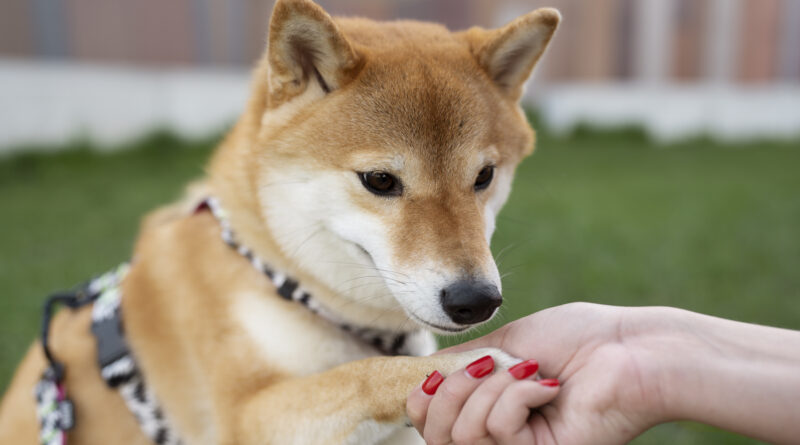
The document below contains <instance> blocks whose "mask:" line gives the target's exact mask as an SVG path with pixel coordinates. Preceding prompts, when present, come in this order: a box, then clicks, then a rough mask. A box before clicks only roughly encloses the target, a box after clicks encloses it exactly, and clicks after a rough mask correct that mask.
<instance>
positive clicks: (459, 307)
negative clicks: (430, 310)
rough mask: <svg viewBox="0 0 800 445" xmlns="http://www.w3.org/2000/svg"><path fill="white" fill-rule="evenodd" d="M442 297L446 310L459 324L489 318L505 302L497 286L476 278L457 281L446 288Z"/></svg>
mask: <svg viewBox="0 0 800 445" xmlns="http://www.w3.org/2000/svg"><path fill="white" fill-rule="evenodd" d="M440 297H441V301H442V307H443V308H444V311H445V312H446V313H447V315H448V316H449V317H450V319H451V320H453V321H454V322H455V323H458V324H473V323H478V322H481V321H484V320H487V319H488V318H489V317H491V316H492V314H493V313H494V310H495V309H497V308H498V307H499V306H500V303H502V302H503V296H502V295H500V292H499V291H498V290H497V287H496V286H494V285H493V284H489V283H486V282H480V281H474V280H459V281H456V282H455V283H453V284H451V285H449V286H447V287H446V288H444V289H443V290H442V292H441V294H440Z"/></svg>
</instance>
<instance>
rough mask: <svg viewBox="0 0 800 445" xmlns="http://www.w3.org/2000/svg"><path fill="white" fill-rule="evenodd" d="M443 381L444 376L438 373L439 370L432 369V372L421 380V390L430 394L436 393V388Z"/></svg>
mask: <svg viewBox="0 0 800 445" xmlns="http://www.w3.org/2000/svg"><path fill="white" fill-rule="evenodd" d="M443 381H444V377H442V374H440V373H439V371H433V373H432V374H431V375H429V376H428V378H427V379H425V381H424V382H422V391H423V392H424V393H425V394H427V395H429V396H432V395H434V394H435V393H436V390H437V389H439V385H441V384H442V382H443Z"/></svg>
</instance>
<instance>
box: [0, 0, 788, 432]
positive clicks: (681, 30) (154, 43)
mask: <svg viewBox="0 0 800 445" xmlns="http://www.w3.org/2000/svg"><path fill="white" fill-rule="evenodd" d="M319 3H320V4H321V5H322V6H323V7H325V8H326V9H327V10H328V11H329V12H331V13H332V14H334V15H337V14H338V15H359V16H366V17H370V18H375V19H394V18H413V19H420V20H428V21H436V22H441V23H444V24H446V25H447V26H448V27H450V28H451V29H463V28H467V27H469V26H472V25H479V26H484V27H494V26H500V25H502V24H504V23H506V22H508V21H510V20H512V19H513V18H515V17H517V16H518V15H520V14H523V13H525V12H528V11H530V10H532V9H534V8H536V7H540V6H554V7H557V8H558V9H560V10H561V12H562V15H563V16H564V21H563V23H562V26H561V29H560V30H559V31H558V33H557V35H556V38H555V39H554V41H553V43H552V45H551V47H550V48H549V49H548V52H547V54H546V56H545V58H544V60H543V61H541V62H540V64H539V66H538V68H537V70H536V73H535V75H534V77H533V80H532V81H531V83H530V84H529V86H528V89H527V92H526V96H525V99H524V103H525V106H526V109H527V110H528V112H529V116H530V119H531V122H532V123H533V125H534V128H536V129H537V131H538V143H537V150H536V153H535V154H534V156H532V158H531V159H529V160H527V161H526V162H525V163H523V165H522V166H521V168H520V170H519V173H518V177H517V179H516V183H515V190H514V192H513V193H512V197H511V200H510V201H509V203H508V205H507V207H506V209H505V210H504V211H503V213H502V214H501V215H500V218H499V220H498V231H497V233H496V235H495V238H494V241H493V248H494V250H495V253H496V256H497V258H498V263H499V265H500V269H501V272H504V273H505V274H506V276H505V278H504V287H505V296H506V301H507V303H506V304H505V306H504V309H503V312H502V313H501V315H500V317H498V319H497V320H496V322H494V323H493V324H492V326H489V327H487V328H484V329H483V330H482V331H480V332H486V331H488V330H490V329H492V328H493V327H496V326H498V325H499V324H500V323H503V322H507V321H510V320H512V319H515V318H518V317H521V316H524V315H525V314H528V313H531V312H533V311H536V310H539V309H542V308H545V307H548V306H552V305H557V304H561V303H566V302H569V301H595V302H600V303H608V304H623V305H671V306H679V307H683V308H687V309H691V310H695V311H700V312H704V313H710V314H715V315H719V316H723V317H728V318H733V319H737V320H743V321H749V322H755V323H763V324H770V325H777V326H783V327H788V328H793V329H800V273H799V272H798V271H800V174H798V170H800V0H584V1H580V0H549V1H538V0H537V1H525V0H371V1H369V2H366V1H357V0H319ZM272 4H273V2H272V1H267V0H171V1H169V2H164V1H160V0H138V1H136V2H130V1H125V0H3V1H2V2H0V208H1V209H2V211H0V214H2V217H0V228H2V230H0V391H1V390H2V388H4V387H5V386H6V385H7V384H8V381H9V379H10V377H11V373H12V372H13V369H14V366H15V365H16V363H17V362H18V361H19V359H20V358H21V357H22V355H23V354H24V351H25V349H26V348H27V346H28V345H29V344H30V341H31V340H32V339H33V338H34V337H35V335H36V332H37V329H38V322H39V317H40V307H41V303H42V301H43V299H44V297H45V296H46V295H47V294H48V293H50V292H52V291H55V290H58V289H63V288H66V287H70V286H72V285H74V284H76V283H80V282H82V281H84V280H85V279H86V278H88V277H90V276H92V275H95V274H97V273H99V272H102V271H104V270H106V269H108V268H110V267H112V266H113V265H115V264H116V263H118V262H120V261H124V260H126V259H127V258H128V257H129V255H130V250H131V245H132V242H133V240H134V239H135V235H136V230H137V225H138V221H139V218H140V216H141V215H142V214H143V213H144V212H146V211H147V210H149V209H152V208H153V207H154V206H156V205H158V204H161V203H165V202H168V201H169V200H170V199H173V198H174V197H175V196H176V195H177V194H178V193H179V192H180V190H181V187H182V185H183V184H185V183H186V182H187V181H188V180H190V179H192V178H195V177H197V176H200V175H202V172H203V165H204V163H205V160H206V159H207V157H208V156H209V154H210V152H211V150H212V149H213V147H214V145H215V144H216V143H217V141H218V140H219V138H220V137H221V135H222V134H224V131H225V130H226V128H228V127H229V125H230V124H231V123H232V122H233V121H234V120H235V119H236V116H237V114H238V113H239V111H240V110H241V109H242V106H243V104H244V101H245V99H246V97H247V89H248V82H249V70H250V67H251V66H252V64H253V62H254V61H255V60H256V58H257V57H258V56H259V55H260V53H261V51H262V50H263V47H264V43H265V35H266V28H267V25H268V19H269V13H270V10H271V8H272ZM480 332H479V333H480ZM479 333H478V334H479ZM473 335H476V334H473ZM466 338H469V337H458V338H446V339H442V343H443V344H452V343H454V342H459V341H462V340H465V339H466ZM638 443H643V444H644V443H647V444H649V443H657V444H661V443H663V444H672V443H682V444H752V443H757V442H755V441H752V440H749V439H746V438H742V437H739V436H736V435H733V434H728V433H724V432H720V431H718V430H715V429H713V428H708V427H705V426H701V425H696V424H693V423H675V424H669V425H663V426H660V427H657V428H655V429H654V430H653V431H651V432H650V433H648V435H646V436H645V437H643V438H641V439H639V441H638Z"/></svg>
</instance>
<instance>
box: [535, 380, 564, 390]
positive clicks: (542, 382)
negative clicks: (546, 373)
mask: <svg viewBox="0 0 800 445" xmlns="http://www.w3.org/2000/svg"><path fill="white" fill-rule="evenodd" d="M539 384H540V385H542V386H549V387H551V388H554V387H556V386H560V385H561V382H559V381H558V379H542V380H539Z"/></svg>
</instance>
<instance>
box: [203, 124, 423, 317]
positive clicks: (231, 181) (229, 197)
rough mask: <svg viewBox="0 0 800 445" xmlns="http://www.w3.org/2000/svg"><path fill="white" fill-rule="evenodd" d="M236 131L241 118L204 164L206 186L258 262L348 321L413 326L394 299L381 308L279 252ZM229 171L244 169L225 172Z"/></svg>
mask: <svg viewBox="0 0 800 445" xmlns="http://www.w3.org/2000/svg"><path fill="white" fill-rule="evenodd" d="M239 132H242V129H241V122H240V126H237V128H236V129H235V130H234V131H233V132H232V133H231V135H230V136H229V138H228V139H227V140H226V141H225V143H224V144H223V146H222V147H220V150H219V151H218V152H217V153H216V155H215V157H214V160H213V162H212V164H211V168H210V190H209V193H210V194H211V195H213V196H215V197H217V198H219V200H220V202H222V203H223V204H224V206H225V209H226V210H227V212H228V219H229V222H230V225H231V228H232V229H233V231H234V232H235V233H236V236H237V238H238V240H239V241H240V242H241V243H242V244H243V245H246V246H247V247H248V248H249V249H251V250H252V251H253V252H254V253H255V254H256V255H258V257H259V258H261V259H262V260H263V261H264V262H266V263H268V264H270V265H271V266H272V267H273V268H275V269H276V270H280V271H282V272H283V273H285V274H287V275H290V276H292V277H293V278H294V279H295V280H296V281H298V282H299V283H302V285H303V287H304V288H305V289H307V290H308V291H309V293H311V294H312V295H314V297H315V298H316V299H317V300H318V301H319V303H320V304H322V305H324V306H325V307H327V308H329V309H330V310H331V311H332V312H333V313H335V314H336V315H337V317H338V318H339V319H341V320H343V321H345V322H347V323H349V324H351V325H353V326H358V327H361V328H369V329H378V330H392V331H409V330H416V329H418V326H417V325H416V324H415V323H414V322H412V321H410V320H409V318H408V316H407V315H406V313H405V312H404V311H403V309H402V308H401V307H399V305H398V307H397V309H396V310H387V309H386V308H380V307H374V306H370V305H368V304H361V303H360V302H358V301H354V300H353V299H352V298H348V296H347V295H344V294H342V293H340V292H337V291H336V290H335V286H334V285H333V284H330V283H333V282H335V280H336V279H337V277H327V278H328V279H327V280H326V277H319V276H317V275H316V274H315V271H310V270H306V269H304V268H303V267H301V266H300V265H298V264H296V262H295V261H292V260H291V259H290V258H289V257H288V256H287V255H286V254H285V253H284V252H283V250H282V249H281V247H280V245H279V244H278V243H277V241H276V239H275V236H273V234H272V233H271V232H270V230H269V225H268V224H267V221H266V220H265V216H264V215H263V213H262V212H261V208H262V207H261V206H262V203H261V201H260V199H259V197H258V194H257V192H256V190H257V186H256V184H255V183H256V178H254V177H252V176H253V174H252V172H253V169H251V168H249V166H247V165H244V164H245V161H244V160H245V159H251V158H252V155H249V153H248V152H249V150H251V149H252V148H251V147H250V144H248V143H246V142H243V141H242V140H241V139H246V137H244V136H241V137H240V136H238V135H237V133H239ZM237 139H238V140H237ZM231 171H234V172H245V173H247V174H239V175H230V174H225V172H231Z"/></svg>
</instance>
